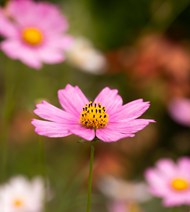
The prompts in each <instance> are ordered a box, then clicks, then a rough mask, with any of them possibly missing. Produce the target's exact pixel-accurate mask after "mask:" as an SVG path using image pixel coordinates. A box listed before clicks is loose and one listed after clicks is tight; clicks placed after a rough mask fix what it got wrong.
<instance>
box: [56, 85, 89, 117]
mask: <svg viewBox="0 0 190 212" xmlns="http://www.w3.org/2000/svg"><path fill="white" fill-rule="evenodd" d="M58 98H59V102H60V104H61V106H62V107H63V108H64V109H65V111H67V112H69V113H72V114H73V115H75V116H76V117H78V119H80V113H81V112H82V108H83V107H84V106H85V104H87V103H88V102H89V101H88V99H87V98H86V97H85V96H84V94H83V93H82V91H81V90H80V88H79V87H77V86H75V87H73V86H71V85H69V84H68V85H67V86H66V87H65V89H62V90H59V91H58Z"/></svg>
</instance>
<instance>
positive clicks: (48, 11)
mask: <svg viewBox="0 0 190 212" xmlns="http://www.w3.org/2000/svg"><path fill="white" fill-rule="evenodd" d="M35 6H36V15H37V16H38V19H43V18H44V17H46V16H48V19H43V22H42V24H43V25H44V26H45V27H46V28H47V29H48V30H49V29H51V28H53V29H54V30H53V31H54V32H64V31H66V30H67V29H68V22H67V19H66V17H64V16H63V15H62V14H61V12H60V10H59V8H58V7H56V6H55V5H53V4H50V3H46V2H39V3H36V5H35ZM46 20H47V21H46Z"/></svg>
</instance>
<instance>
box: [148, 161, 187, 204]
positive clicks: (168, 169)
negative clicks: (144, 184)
mask: <svg viewBox="0 0 190 212" xmlns="http://www.w3.org/2000/svg"><path fill="white" fill-rule="evenodd" d="M189 170H190V158H187V157H183V158H180V159H179V160H178V161H177V163H176V164H175V163H174V162H173V161H172V160H170V159H162V160H160V161H158V162H157V164H156V168H150V169H148V170H147V171H146V172H145V177H146V180H147V181H148V183H149V186H150V191H151V193H152V194H154V195H155V196H157V197H161V198H162V199H163V204H164V205H165V206H177V205H190V172H189Z"/></svg>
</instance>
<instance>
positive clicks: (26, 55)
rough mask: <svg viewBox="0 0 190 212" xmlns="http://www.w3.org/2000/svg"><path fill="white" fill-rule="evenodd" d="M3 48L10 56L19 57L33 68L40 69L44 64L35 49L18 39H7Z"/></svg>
mask: <svg viewBox="0 0 190 212" xmlns="http://www.w3.org/2000/svg"><path fill="white" fill-rule="evenodd" d="M1 49H2V51H3V52H4V53H5V54H6V55H7V56H8V57H10V58H12V59H19V60H21V61H22V62H23V63H25V64H26V65H28V66H30V67H32V68H35V69H39V68H41V66H42V64H41V62H40V60H39V58H38V56H37V55H36V51H35V49H34V51H33V50H32V49H30V48H29V47H27V46H25V45H24V44H21V43H20V42H19V41H17V40H6V41H4V42H2V43H1Z"/></svg>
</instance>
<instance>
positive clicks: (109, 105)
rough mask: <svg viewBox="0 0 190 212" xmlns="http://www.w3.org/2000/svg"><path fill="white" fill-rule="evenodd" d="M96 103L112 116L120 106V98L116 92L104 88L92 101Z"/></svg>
mask: <svg viewBox="0 0 190 212" xmlns="http://www.w3.org/2000/svg"><path fill="white" fill-rule="evenodd" d="M94 102H96V103H101V105H102V106H105V107H106V112H107V113H108V114H109V115H110V114H114V113H115V112H116V111H117V110H118V109H119V108H120V107H121V106H122V102H123V101H122V98H121V97H120V96H119V95H118V90H116V89H113V90H112V89H110V88H108V87H106V88H104V89H103V90H102V91H101V92H100V93H99V94H98V96H97V97H96V99H95V100H94Z"/></svg>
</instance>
